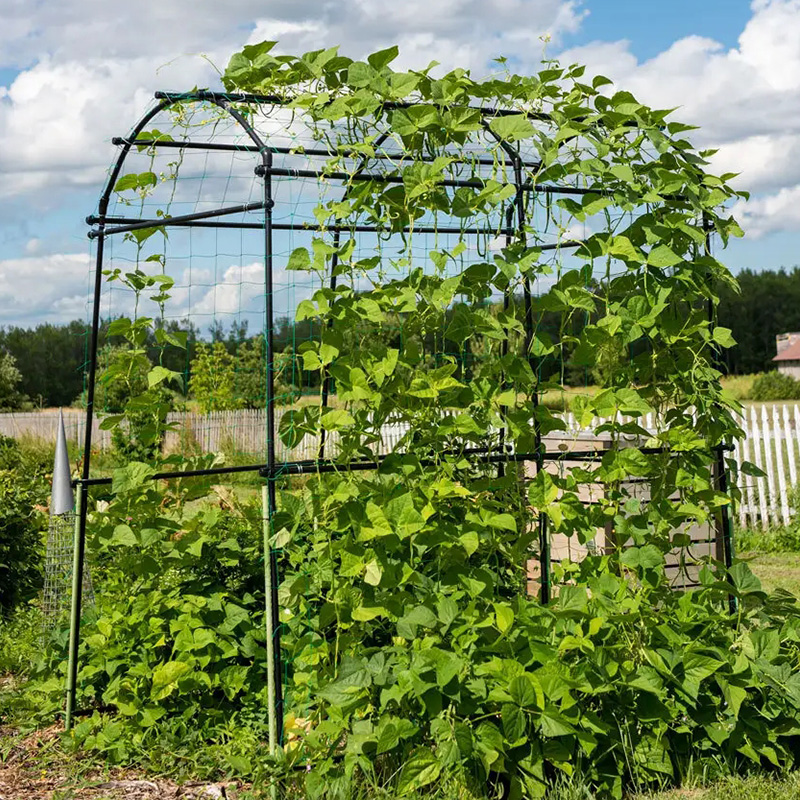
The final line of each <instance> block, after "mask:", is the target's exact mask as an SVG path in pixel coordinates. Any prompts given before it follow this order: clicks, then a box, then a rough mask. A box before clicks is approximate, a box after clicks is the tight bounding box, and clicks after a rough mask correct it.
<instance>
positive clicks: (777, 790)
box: [587, 772, 800, 800]
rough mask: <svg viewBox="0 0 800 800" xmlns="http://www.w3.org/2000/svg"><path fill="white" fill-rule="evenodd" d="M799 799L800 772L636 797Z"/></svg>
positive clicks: (668, 799)
mask: <svg viewBox="0 0 800 800" xmlns="http://www.w3.org/2000/svg"><path fill="white" fill-rule="evenodd" d="M798 798H800V773H798V772H795V773H793V774H792V775H789V776H788V777H786V778H783V779H781V778H769V777H766V776H761V775H760V776H756V777H753V778H746V779H738V780H726V781H722V782H721V783H717V784H715V785H714V786H711V787H709V788H707V789H675V790H673V791H670V792H658V793H656V794H647V795H636V800H798ZM587 800H588V799H587ZM631 800H633V798H632V799H631Z"/></svg>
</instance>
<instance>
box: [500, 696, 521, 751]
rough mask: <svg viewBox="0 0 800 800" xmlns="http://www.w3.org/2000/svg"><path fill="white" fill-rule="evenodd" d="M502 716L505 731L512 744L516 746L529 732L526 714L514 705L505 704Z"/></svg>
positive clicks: (501, 711)
mask: <svg viewBox="0 0 800 800" xmlns="http://www.w3.org/2000/svg"><path fill="white" fill-rule="evenodd" d="M500 716H501V719H502V721H503V731H504V732H505V735H506V739H508V741H509V743H510V744H512V745H513V744H514V743H515V742H517V741H519V740H520V739H522V738H523V736H525V733H526V731H527V718H526V716H525V712H524V711H523V710H522V709H521V708H520V707H519V706H518V705H514V703H504V704H503V706H502V708H501V710H500Z"/></svg>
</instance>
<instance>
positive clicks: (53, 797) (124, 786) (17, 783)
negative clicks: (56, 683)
mask: <svg viewBox="0 0 800 800" xmlns="http://www.w3.org/2000/svg"><path fill="white" fill-rule="evenodd" d="M60 733H61V727H60V726H53V727H51V728H47V729H45V730H42V731H37V732H36V733H32V734H29V735H27V736H21V735H19V734H17V733H15V732H14V731H13V730H11V729H8V728H5V729H2V728H0V800H220V799H222V800H237V799H241V800H243V793H245V794H249V792H246V789H247V787H243V786H240V785H239V784H237V783H235V782H234V783H184V784H176V783H173V782H172V781H168V780H160V779H149V778H142V777H141V775H136V774H134V773H132V772H129V771H126V770H113V769H112V770H108V771H101V770H98V769H96V768H94V767H93V766H89V765H88V762H87V763H82V762H81V760H80V758H76V757H74V756H68V755H66V754H65V753H63V751H62V750H61V748H60V746H59V745H60ZM251 796H252V795H251Z"/></svg>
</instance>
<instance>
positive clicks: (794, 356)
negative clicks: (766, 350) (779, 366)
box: [772, 339, 800, 361]
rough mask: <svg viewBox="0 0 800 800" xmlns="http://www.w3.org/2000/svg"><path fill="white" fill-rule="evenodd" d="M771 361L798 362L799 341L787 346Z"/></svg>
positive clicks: (799, 358)
mask: <svg viewBox="0 0 800 800" xmlns="http://www.w3.org/2000/svg"><path fill="white" fill-rule="evenodd" d="M772 360H773V361H800V339H798V340H797V341H796V342H795V343H794V344H791V345H789V346H788V347H787V348H786V349H785V350H781V352H780V353H778V355H776V356H775V358H773V359H772Z"/></svg>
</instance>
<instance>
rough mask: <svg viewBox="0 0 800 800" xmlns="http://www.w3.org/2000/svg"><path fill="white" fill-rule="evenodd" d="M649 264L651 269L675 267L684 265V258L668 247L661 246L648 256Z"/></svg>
mask: <svg viewBox="0 0 800 800" xmlns="http://www.w3.org/2000/svg"><path fill="white" fill-rule="evenodd" d="M647 263H648V264H650V266H651V267H674V266H676V265H677V264H681V263H683V258H681V256H679V255H678V254H677V253H675V252H673V251H672V250H671V249H670V248H669V247H667V245H665V244H660V245H658V247H654V248H653V249H652V250H651V251H650V255H648V256H647Z"/></svg>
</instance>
